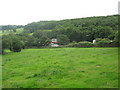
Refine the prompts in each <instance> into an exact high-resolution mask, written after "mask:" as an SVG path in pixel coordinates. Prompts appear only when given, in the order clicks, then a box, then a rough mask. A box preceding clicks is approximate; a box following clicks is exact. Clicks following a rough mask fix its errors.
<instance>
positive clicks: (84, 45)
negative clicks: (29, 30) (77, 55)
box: [67, 41, 94, 47]
mask: <svg viewBox="0 0 120 90" xmlns="http://www.w3.org/2000/svg"><path fill="white" fill-rule="evenodd" d="M67 46H68V47H94V44H93V43H91V42H88V41H82V42H78V43H70V44H68V45H67Z"/></svg>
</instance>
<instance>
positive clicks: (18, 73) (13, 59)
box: [3, 48, 118, 88]
mask: <svg viewBox="0 0 120 90" xmlns="http://www.w3.org/2000/svg"><path fill="white" fill-rule="evenodd" d="M117 50H118V49H117V48H52V49H25V50H22V52H19V53H13V52H8V53H6V55H3V87H4V88H117V87H118V51H117Z"/></svg>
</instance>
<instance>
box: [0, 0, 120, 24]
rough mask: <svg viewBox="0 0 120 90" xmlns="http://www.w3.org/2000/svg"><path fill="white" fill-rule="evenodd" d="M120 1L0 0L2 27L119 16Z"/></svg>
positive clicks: (0, 22)
mask: <svg viewBox="0 0 120 90" xmlns="http://www.w3.org/2000/svg"><path fill="white" fill-rule="evenodd" d="M118 1H119V0H0V12H1V13H0V25H8V24H10V25H25V24H28V23H31V22H37V21H41V20H62V19H71V18H81V17H90V16H107V15H114V14H118Z"/></svg>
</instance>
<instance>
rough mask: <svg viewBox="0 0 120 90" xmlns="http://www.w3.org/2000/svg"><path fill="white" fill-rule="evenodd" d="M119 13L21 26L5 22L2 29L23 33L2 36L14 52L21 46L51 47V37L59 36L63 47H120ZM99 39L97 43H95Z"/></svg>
mask: <svg viewBox="0 0 120 90" xmlns="http://www.w3.org/2000/svg"><path fill="white" fill-rule="evenodd" d="M118 25H119V23H118V15H112V16H99V17H87V18H76V19H66V20H60V21H40V22H33V23H29V24H27V25H25V26H22V25H4V26H0V30H2V32H3V33H4V32H5V31H7V30H11V31H12V32H17V31H16V29H17V28H23V32H22V33H19V34H18V33H17V34H15V33H12V34H7V35H4V34H3V35H2V37H1V38H2V49H3V50H4V49H10V50H11V51H14V52H19V51H21V49H22V48H33V47H34V48H36V47H39V48H40V47H50V42H51V39H52V38H57V39H58V43H59V45H60V46H61V47H64V46H65V47H93V46H98V47H106V46H107V47H116V46H118V38H119V35H118ZM93 40H96V42H97V43H96V44H95V45H94V44H93V43H92V41H93Z"/></svg>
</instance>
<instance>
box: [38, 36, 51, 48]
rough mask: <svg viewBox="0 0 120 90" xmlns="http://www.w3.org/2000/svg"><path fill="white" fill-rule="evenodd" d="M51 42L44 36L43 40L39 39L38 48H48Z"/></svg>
mask: <svg viewBox="0 0 120 90" xmlns="http://www.w3.org/2000/svg"><path fill="white" fill-rule="evenodd" d="M50 42H51V40H50V39H49V38H47V37H46V36H42V37H41V38H39V39H38V42H37V46H38V47H43V46H48V45H49V44H50Z"/></svg>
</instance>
